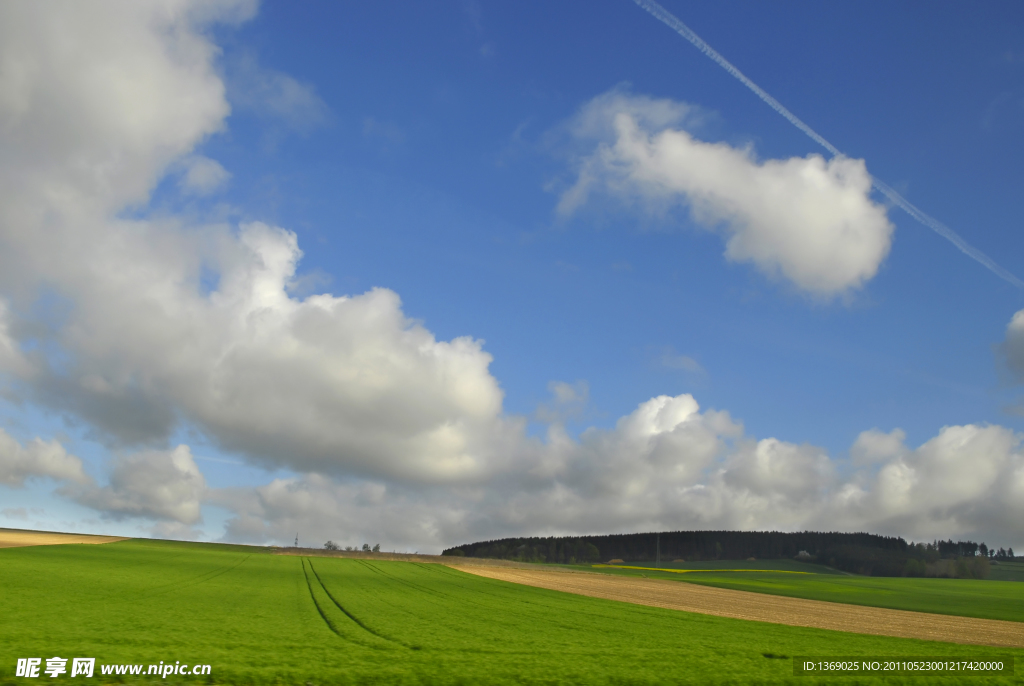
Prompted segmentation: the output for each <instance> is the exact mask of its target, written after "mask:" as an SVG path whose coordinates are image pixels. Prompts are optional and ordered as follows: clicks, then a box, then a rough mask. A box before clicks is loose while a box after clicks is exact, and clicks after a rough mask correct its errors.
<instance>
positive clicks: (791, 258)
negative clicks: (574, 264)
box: [559, 89, 893, 297]
mask: <svg viewBox="0 0 1024 686" xmlns="http://www.w3.org/2000/svg"><path fill="white" fill-rule="evenodd" d="M688 118H689V119H692V118H693V115H692V108H688V107H687V106H685V105H682V104H679V103H673V102H671V101H666V100H653V99H650V98H642V97H641V98H638V97H630V96H629V95H628V94H627V93H625V92H624V91H622V90H621V89H616V90H613V91H612V92H611V93H609V94H605V95H602V96H600V97H598V98H596V99H595V100H593V101H591V102H590V103H588V104H587V105H586V106H584V107H583V109H582V111H581V112H580V114H579V115H577V118H576V120H575V121H574V122H573V124H572V125H571V131H572V133H573V134H574V135H575V136H576V137H577V138H580V139H583V140H589V141H591V144H592V145H593V146H594V147H593V149H592V150H591V151H590V152H589V153H588V154H586V155H584V156H583V157H582V158H581V159H580V160H579V161H578V174H579V177H578V179H577V181H576V183H575V185H574V186H573V187H572V188H571V189H569V190H568V191H566V192H565V193H564V194H563V196H562V199H561V201H560V204H559V209H560V211H562V212H563V213H568V212H571V211H573V210H574V209H575V208H576V207H578V206H579V205H581V204H583V203H584V202H586V200H587V197H588V195H589V194H591V193H593V192H594V191H595V190H601V191H604V192H610V193H612V194H614V195H617V196H620V197H623V198H625V199H626V200H627V201H634V200H639V201H641V203H642V204H644V205H647V206H652V205H654V206H662V205H664V204H666V203H669V204H671V203H683V204H685V205H688V206H689V208H690V211H691V214H692V215H693V217H694V218H695V219H696V220H697V221H698V222H700V223H701V224H704V225H705V226H707V227H709V228H713V229H717V230H719V231H721V232H722V233H723V234H724V235H725V237H726V251H725V254H726V257H727V258H729V259H730V260H737V261H743V262H752V263H753V264H755V265H756V266H757V267H758V268H759V269H760V270H761V271H763V272H765V273H767V274H769V275H772V276H776V275H777V276H781V277H783V278H785V279H788V280H789V281H791V282H792V283H794V284H796V285H797V286H798V287H799V288H801V289H803V290H805V291H808V292H810V293H813V294H815V295H820V296H826V297H827V296H834V295H837V294H842V293H844V292H846V291H848V290H850V289H855V288H858V287H860V286H861V285H863V284H864V283H865V282H866V281H868V280H870V279H871V278H872V277H874V276H875V274H876V273H877V271H878V268H879V265H880V264H881V262H882V260H884V259H885V257H886V255H888V253H889V248H890V244H891V237H892V231H893V226H892V224H890V223H889V220H888V218H887V217H886V211H885V208H884V207H883V206H881V205H878V204H876V203H874V202H873V201H872V200H871V198H870V192H871V177H870V175H869V174H868V172H867V169H866V167H865V165H864V161H863V160H853V159H848V158H834V159H832V160H829V161H825V160H824V159H823V158H822V157H821V156H819V155H808V156H807V157H804V158H800V157H792V158H789V159H784V160H765V161H758V160H757V159H756V158H755V157H754V154H753V150H752V149H751V148H750V147H746V148H734V147H732V146H730V145H728V144H726V143H706V142H704V141H700V140H698V139H696V138H694V137H693V136H692V135H691V134H690V133H688V132H687V131H686V130H684V129H682V128H673V126H678V125H685V124H686V123H687V120H688Z"/></svg>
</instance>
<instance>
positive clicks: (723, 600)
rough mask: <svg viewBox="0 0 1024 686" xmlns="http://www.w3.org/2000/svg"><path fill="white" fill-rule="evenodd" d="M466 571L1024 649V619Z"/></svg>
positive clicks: (643, 582)
mask: <svg viewBox="0 0 1024 686" xmlns="http://www.w3.org/2000/svg"><path fill="white" fill-rule="evenodd" d="M462 571H464V572H467V573H469V574H475V575H477V576H483V577H487V578H490V579H496V580H499V581H507V582H511V583H516V584H522V585H525V586H534V587H537V588H546V589H549V590H552V591H562V592H565V593H574V594H576V595H583V596H588V597H591V598H604V599H606V600H616V601H620V602H627V603H633V604H636V605H647V606H650V607H661V608H666V609H670V610H681V611H684V612H696V613H699V614H706V615H715V616H718V617H730V618H732V619H744V620H749V621H758V622H770V623H772V624H787V625H789V626H803V627H809V628H814V629H831V630H834V631H846V632H850V633H856V634H873V635H876V636H894V637H899V638H916V639H921V640H926V641H943V642H947V643H962V644H969V645H986V646H998V647H1006V648H1024V623H1019V622H1009V621H1004V620H999V619H979V618H976V617H962V616H958V615H937V614H929V613H925V612H910V611H908V610H891V609H888V608H881V607H869V606H864V605H847V604H843V603H831V602H826V601H823V600H808V599H806V598H791V597H787V596H776V595H768V594H766V593H753V592H751V591H736V590H732V589H725V588H716V587H713V586H701V585H697V584H681V583H679V582H677V581H672V580H668V579H645V578H639V579H638V578H636V577H623V576H611V575H606V574H595V573H586V572H575V571H572V570H562V571H560V572H552V571H549V570H538V569H530V570H525V569H509V568H505V567H484V566H465V567H463V568H462Z"/></svg>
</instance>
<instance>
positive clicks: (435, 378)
mask: <svg viewBox="0 0 1024 686" xmlns="http://www.w3.org/2000/svg"><path fill="white" fill-rule="evenodd" d="M126 7H128V8H130V11H125V12H124V13H123V14H122V13H120V12H119V10H118V8H117V7H116V6H107V5H103V6H102V9H101V11H97V12H94V11H93V10H92V9H86V8H83V7H82V6H80V5H74V4H72V5H69V8H68V13H67V14H61V13H56V12H46V11H42V10H36V9H35V8H36V6H35V5H24V6H23V5H14V6H11V7H4V8H3V11H4V12H7V13H8V15H9V16H7V17H6V20H5V21H3V22H0V23H2V24H3V28H2V29H0V31H5V32H6V33H8V34H10V35H9V36H5V42H4V51H5V52H4V69H3V71H2V72H0V74H3V77H2V78H4V79H5V82H4V83H3V88H0V91H3V92H5V93H8V97H7V99H6V100H4V101H3V102H2V103H0V117H2V118H3V121H4V124H5V126H4V127H2V128H0V137H2V143H3V147H4V149H5V150H8V149H9V150H11V151H12V152H13V154H12V155H10V156H6V155H5V157H4V158H3V159H2V160H0V178H3V179H7V180H10V181H11V183H9V184H0V188H3V190H2V191H0V194H2V201H3V202H0V287H2V288H4V290H5V291H6V294H7V295H8V297H9V298H13V299H14V300H12V302H14V303H15V305H20V306H15V307H12V308H9V309H4V310H3V312H2V313H5V320H4V322H6V320H8V319H12V318H13V319H14V320H15V324H16V323H17V321H16V320H17V317H16V316H15V315H12V314H11V313H12V312H20V313H22V315H21V316H22V317H23V318H27V317H29V316H30V315H29V314H27V313H30V312H31V311H32V306H33V305H34V303H35V302H36V299H37V298H38V296H39V295H40V294H41V293H43V292H46V293H47V297H49V298H50V299H51V300H56V301H59V302H61V303H62V304H61V308H60V319H61V321H59V322H58V323H57V325H55V326H46V327H40V326H27V325H26V326H22V327H20V329H19V327H18V326H5V328H4V330H3V331H0V333H2V334H3V335H4V337H3V338H0V346H2V347H0V354H2V355H3V358H2V360H0V362H3V363H4V364H5V370H6V371H7V372H8V375H9V376H10V377H13V379H14V382H13V388H14V390H13V391H9V392H14V393H16V394H18V395H19V397H21V398H23V399H27V400H30V401H35V402H39V403H42V404H44V405H47V406H49V407H51V408H54V409H57V410H59V411H63V412H66V413H68V414H71V415H73V416H75V417H77V418H78V419H81V420H84V421H85V422H86V423H87V424H88V425H89V426H90V427H92V429H93V430H94V432H95V433H96V435H97V436H98V437H100V438H103V439H104V440H106V441H107V442H108V443H109V444H111V445H119V446H130V445H137V444H152V445H159V444H161V443H162V442H164V441H166V440H167V439H168V438H169V436H170V435H171V434H172V432H173V431H174V430H175V429H176V427H177V426H178V425H179V423H180V422H181V421H182V420H183V419H184V420H185V421H187V422H190V423H192V424H194V425H195V426H198V427H199V428H200V429H202V430H205V431H206V432H207V433H208V434H209V435H210V436H211V437H212V438H213V439H214V440H215V441H218V442H219V443H220V445H221V446H222V447H224V448H225V449H227V450H232V451H239V452H241V453H243V454H246V455H248V456H249V457H250V458H251V459H254V460H257V461H262V462H264V463H266V464H273V465H282V464H283V465H287V466H291V467H294V468H297V469H300V470H318V471H323V472H326V473H346V472H352V473H361V474H364V475H376V476H387V477H389V478H396V479H413V480H428V481H429V480H442V481H445V480H464V479H475V478H482V477H483V476H485V475H486V474H487V473H488V471H489V469H490V463H491V462H493V461H495V460H500V459H501V455H500V454H499V453H498V452H497V451H496V450H495V445H496V442H500V436H502V435H503V434H504V433H507V432H514V429H515V422H512V423H511V425H510V424H509V422H508V421H507V420H505V419H504V418H502V417H501V399H502V394H501V391H500V388H499V387H498V384H497V382H496V381H495V379H494V378H493V377H492V376H491V375H490V374H489V372H488V365H489V363H490V361H491V358H490V356H489V355H488V354H487V353H485V352H484V351H483V349H482V344H481V342H480V341H475V340H473V339H471V338H458V339H455V340H453V341H438V340H436V339H435V338H434V336H433V335H432V334H431V333H430V332H429V331H428V330H427V329H426V328H424V327H423V326H422V325H421V324H419V323H418V322H416V321H414V320H412V319H410V318H408V317H407V316H406V315H405V314H404V313H403V311H402V309H401V303H400V300H399V298H398V296H397V295H396V294H395V293H394V292H392V291H389V290H386V289H377V290H373V291H371V292H368V293H365V294H362V295H357V296H354V297H344V296H332V295H313V296H308V297H305V298H297V297H293V296H292V295H291V294H290V286H292V285H293V284H294V283H295V281H296V266H297V263H298V260H299V259H300V257H301V251H300V250H299V248H298V242H297V238H296V236H295V235H294V234H293V233H291V232H289V231H286V230H283V229H280V228H276V227H271V226H267V225H264V224H260V223H253V224H248V225H245V226H242V227H240V228H237V229H233V228H231V227H226V226H205V227H203V226H200V227H194V226H184V225H182V224H181V223H180V222H179V221H178V220H177V219H175V218H174V217H173V216H171V217H163V218H161V219H160V220H148V219H145V218H142V219H131V220H129V219H124V218H119V217H118V212H119V211H120V210H121V209H123V208H125V207H126V206H138V205H141V204H143V203H144V202H145V200H146V199H147V197H148V193H149V191H150V190H151V189H152V188H153V186H154V185H155V183H156V182H157V181H158V180H159V178H160V176H161V174H164V173H166V172H167V171H168V170H169V169H171V168H172V166H173V165H174V164H176V163H177V161H178V160H189V159H190V160H193V162H194V161H195V160H196V159H198V158H196V157H194V152H193V151H194V148H195V147H196V146H197V145H198V144H199V143H201V142H202V141H203V140H204V139H205V138H206V137H207V136H209V135H211V134H214V133H216V132H217V131H219V130H221V128H222V126H223V121H224V117H225V116H226V115H227V113H228V111H229V107H228V105H227V101H226V99H225V94H224V87H223V84H222V82H221V81H220V79H219V78H218V77H217V74H216V70H215V64H214V62H215V58H216V55H217V49H216V47H215V46H214V45H213V44H212V43H211V42H210V41H209V38H208V36H207V35H206V34H205V33H204V32H203V30H202V29H203V26H202V25H199V24H196V21H195V19H194V16H193V14H191V13H190V6H189V5H188V4H187V3H181V4H176V5H172V6H171V8H170V9H169V10H168V11H164V10H162V9H160V8H158V7H157V6H155V5H139V4H129V5H127V6H126ZM172 10H173V11H172ZM76 12H77V13H80V14H81V15H82V17H80V19H81V21H82V22H84V25H85V26H87V27H90V29H91V30H94V32H86V33H84V34H83V35H82V36H81V37H80V38H79V39H78V40H79V41H80V43H81V44H80V45H79V44H78V43H76V42H74V41H72V43H71V45H70V47H68V46H66V45H63V44H61V43H60V41H61V40H63V39H64V36H65V34H66V32H67V31H68V30H69V28H68V27H69V26H72V25H74V22H75V21H76V19H75V13H76ZM207 14H209V12H207ZM10 15H15V16H10ZM72 34H73V35H77V34H75V32H72ZM6 38H10V40H6ZM30 67H31V68H30ZM268 78H269V77H268ZM90 79H91V80H92V81H90ZM93 81H94V82H95V83H92V82H93ZM82 83H91V86H92V87H90V88H84V87H81V84H82ZM270 83H271V85H273V84H274V83H276V84H278V85H280V84H282V83H284V82H283V81H282V80H281V79H277V78H274V79H270ZM264 85H266V84H264ZM275 88H277V87H276V86H274V87H273V88H271V86H267V88H266V89H264V90H267V89H269V90H267V92H269V93H271V94H272V93H273V92H277V91H276V90H275ZM282 89H283V90H282ZM278 90H281V92H283V93H293V94H294V92H298V91H295V90H294V89H290V88H286V87H285V86H281V89H278ZM11 93H14V94H15V95H18V97H13V96H11V95H10V94H11ZM268 97H269V96H268ZM282 97H283V96H282ZM296 97H297V96H296ZM271 99H273V98H271ZM299 100H301V98H299ZM282 107H283V105H282ZM37 149H38V154H35V151H36V150H37ZM206 166H207V167H209V165H206ZM192 168H195V164H193V167H192ZM211 273H212V274H215V275H216V276H217V279H218V281H217V283H216V284H215V285H214V286H213V288H212V289H211V287H210V284H209V283H208V275H209V274H211ZM204 279H206V280H205V281H204ZM22 323H25V322H24V321H23V322H22ZM15 329H18V330H21V331H24V332H31V333H25V334H24V335H23V336H22V338H21V339H20V340H15V339H14V338H12V336H13V335H14V334H13V333H11V332H12V331H13V330H15ZM26 344H32V346H33V347H34V348H35V349H36V351H37V352H36V353H35V354H33V355H32V356H30V357H31V359H30V360H29V359H28V358H26V357H25V356H24V355H21V352H20V351H22V350H23V349H24V346H25V345H26ZM43 351H45V352H43ZM496 437H498V438H496Z"/></svg>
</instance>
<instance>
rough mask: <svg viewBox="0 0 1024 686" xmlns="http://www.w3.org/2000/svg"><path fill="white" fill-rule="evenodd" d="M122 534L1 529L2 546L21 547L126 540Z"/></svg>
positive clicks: (0, 546) (0, 543)
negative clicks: (95, 534) (106, 534)
mask: <svg viewBox="0 0 1024 686" xmlns="http://www.w3.org/2000/svg"><path fill="white" fill-rule="evenodd" d="M124 540H126V539H125V538H123V537H121V536H92V535H90V534H61V533H56V532H53V531H27V530H25V529H0V548H20V547H23V546H28V545H60V544H62V543H94V544H95V543H113V542H114V541H124Z"/></svg>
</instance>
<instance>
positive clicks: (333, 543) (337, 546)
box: [324, 541, 341, 550]
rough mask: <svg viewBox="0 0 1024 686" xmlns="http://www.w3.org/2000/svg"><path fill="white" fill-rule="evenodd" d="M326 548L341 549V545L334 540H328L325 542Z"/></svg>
mask: <svg viewBox="0 0 1024 686" xmlns="http://www.w3.org/2000/svg"><path fill="white" fill-rule="evenodd" d="M324 550H341V546H340V545H338V544H337V543H335V542H334V541H327V543H324Z"/></svg>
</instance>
